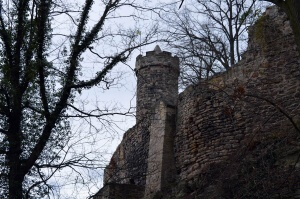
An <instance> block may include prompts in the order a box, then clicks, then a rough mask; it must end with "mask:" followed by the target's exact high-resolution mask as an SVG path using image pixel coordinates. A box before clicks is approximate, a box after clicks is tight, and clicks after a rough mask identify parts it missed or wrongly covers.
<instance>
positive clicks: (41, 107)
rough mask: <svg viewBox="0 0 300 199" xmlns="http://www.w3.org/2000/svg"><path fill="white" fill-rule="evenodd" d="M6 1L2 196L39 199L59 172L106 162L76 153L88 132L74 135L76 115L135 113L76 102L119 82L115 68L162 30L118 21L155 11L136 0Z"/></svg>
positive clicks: (2, 13)
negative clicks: (144, 31) (140, 32)
mask: <svg viewBox="0 0 300 199" xmlns="http://www.w3.org/2000/svg"><path fill="white" fill-rule="evenodd" d="M0 3H1V4H0V44H1V51H0V60H1V61H0V169H1V175H0V195H1V196H2V197H4V198H10V199H20V198H41V197H44V196H47V195H49V194H50V191H53V190H54V188H53V187H51V185H50V184H49V180H50V179H51V178H52V177H53V176H54V175H55V174H56V173H57V172H59V171H61V169H63V168H69V169H71V170H73V171H74V172H77V173H78V175H79V176H80V175H81V173H80V168H94V167H101V163H99V161H98V162H97V163H95V162H94V160H95V159H96V157H95V156H89V154H90V152H87V151H85V150H84V149H83V148H81V150H80V151H81V152H82V153H81V154H78V153H77V152H76V150H77V149H78V148H79V147H80V145H79V144H78V143H79V142H80V140H83V139H85V137H84V136H83V137H78V141H76V140H75V141H74V140H73V139H74V134H73V132H72V131H71V128H70V118H82V119H83V120H86V121H87V122H89V123H90V124H91V126H90V128H92V127H93V126H92V125H93V123H92V119H91V118H96V119H97V120H98V122H102V123H103V122H106V124H110V121H109V117H110V116H111V115H114V114H123V115H124V114H128V113H129V112H124V113H120V112H119V111H118V110H115V109H114V108H113V109H109V108H103V109H101V108H99V107H98V108H96V109H92V110H88V109H86V108H84V106H79V103H76V100H77V99H78V96H79V95H80V93H81V92H83V91H84V90H87V89H90V88H92V87H95V86H97V87H103V88H104V89H107V88H109V87H110V86H111V85H113V84H114V80H115V77H112V78H110V75H111V70H112V69H113V68H114V67H115V66H116V65H117V64H119V63H125V62H126V61H127V60H128V58H129V57H130V55H131V53H132V52H133V51H134V50H135V49H137V48H138V47H140V46H143V45H146V44H148V43H151V41H152V40H151V38H152V36H153V35H154V34H155V31H156V29H155V28H152V29H150V30H149V31H148V32H147V34H145V35H144V37H143V38H141V37H140V36H138V34H137V28H135V27H132V28H130V27H128V28H124V26H122V25H121V23H118V22H120V21H122V19H126V20H128V19H131V20H132V21H134V20H137V19H138V18H139V15H138V13H139V12H145V11H149V9H147V8H145V7H142V6H141V5H138V4H136V1H134V0H102V1H96V2H95V1H93V0H86V1H84V3H83V5H81V3H80V2H76V1H74V2H71V1H67V2H65V1H61V0H18V1H16V0H6V1H4V0H3V1H1V2H0ZM96 9H97V10H96ZM122 9H123V11H124V9H126V10H127V12H126V13H129V10H130V11H132V12H131V13H129V14H123V13H122ZM84 59H87V61H84ZM89 60H93V65H92V67H88V66H86V65H87V62H88V61H89ZM104 127H105V126H104ZM77 136H78V135H77ZM90 136H91V135H90ZM91 140H93V139H92V138H91V139H90V140H89V141H91ZM91 157H94V158H91ZM76 168H77V169H76Z"/></svg>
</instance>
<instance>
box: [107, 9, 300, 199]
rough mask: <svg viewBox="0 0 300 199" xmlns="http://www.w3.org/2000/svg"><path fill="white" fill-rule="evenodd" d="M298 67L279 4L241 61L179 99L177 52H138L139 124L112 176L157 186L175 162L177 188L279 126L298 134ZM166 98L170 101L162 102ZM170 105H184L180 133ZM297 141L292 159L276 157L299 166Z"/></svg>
mask: <svg viewBox="0 0 300 199" xmlns="http://www.w3.org/2000/svg"><path fill="white" fill-rule="evenodd" d="M299 66H300V56H299V52H298V51H297V49H296V45H295V42H294V37H293V35H292V30H291V28H290V25H289V22H288V19H287V17H286V16H285V15H284V13H282V12H281V11H278V10H277V8H276V7H272V8H271V9H268V10H267V12H266V14H264V15H263V16H262V17H261V18H260V19H259V20H258V22H257V23H256V25H255V26H254V27H253V28H251V30H250V31H249V45H248V50H247V52H246V53H245V54H244V55H243V59H242V60H241V61H240V62H239V63H238V64H236V65H235V66H233V67H232V68H231V69H230V70H229V71H227V72H225V73H222V74H219V75H216V76H213V77H212V78H210V79H209V80H203V81H202V82H200V83H199V84H198V85H192V86H190V87H188V88H187V89H186V90H185V91H184V92H183V93H181V94H180V95H179V98H178V102H177V92H178V91H177V89H178V87H177V78H178V58H176V57H172V56H171V54H170V53H168V52H161V51H160V49H158V48H156V49H155V50H154V51H152V52H148V53H147V55H146V56H145V57H142V56H139V57H138V58H137V65H136V73H137V77H138V87H137V89H138V91H137V100H138V101H137V126H135V127H133V128H132V129H130V130H129V131H128V132H126V133H125V135H124V138H123V141H122V143H121V144H120V146H119V147H118V149H117V150H116V152H115V154H114V155H113V157H112V159H111V162H110V164H109V166H108V167H107V169H106V175H105V182H116V183H130V182H132V183H133V182H134V183H135V184H138V185H145V186H146V190H147V186H148V191H149V190H150V192H151V191H153V190H154V192H155V191H156V190H159V189H163V188H162V186H161V185H163V184H164V182H163V181H162V179H163V178H164V177H163V176H164V175H166V176H171V177H170V178H172V175H171V174H170V173H168V172H169V171H172V172H173V171H174V170H173V168H172V169H170V167H168V163H169V165H170V166H174V165H175V167H176V168H174V169H175V171H174V172H173V175H175V177H176V180H177V181H176V182H177V184H176V183H175V185H174V186H175V187H176V186H178V184H180V183H187V182H189V181H192V180H193V179H194V178H197V176H199V174H201V172H203V171H204V170H205V169H206V168H207V167H209V166H210V165H212V164H215V163H220V162H223V161H225V160H228V159H230V158H232V157H233V156H235V155H237V154H239V153H242V152H243V149H244V148H245V147H247V146H248V145H249V144H251V143H253V141H254V140H263V139H264V138H265V137H268V136H274V135H276V132H278V133H281V134H282V132H286V133H287V134H290V133H291V134H292V133H293V132H295V128H294V126H293V124H292V122H291V120H293V122H294V123H296V125H298V127H299V124H300V123H299V121H300V104H299V102H300V70H299ZM160 102H162V103H161V104H164V106H162V105H161V106H159V104H160ZM166 105H171V107H173V108H174V110H173V111H175V110H177V114H176V119H175V120H176V130H175V135H174V137H172V136H170V135H173V133H174V129H172V128H173V127H172V125H169V128H171V130H170V129H168V128H166V126H168V125H166V124H167V123H166V121H167V120H168V119H167V115H168V114H166V113H167V112H168V111H167V109H168V108H167V106H166ZM176 106H177V109H176ZM155 107H156V111H155ZM159 107H160V108H159ZM171 112H172V111H171ZM171 112H169V113H171ZM173 113H174V112H173ZM171 115H172V114H171ZM169 116H170V115H169ZM156 119H157V120H156ZM169 119H170V118H169ZM159 120H160V121H159ZM150 127H151V128H150ZM150 132H152V134H151V133H150ZM166 132H168V133H169V134H168V135H167V136H166ZM150 134H151V135H150ZM154 134H155V135H156V136H155V135H154ZM165 141H166V142H167V143H168V144H167V145H166V146H167V147H166V148H164V146H165V145H164V144H165V143H166V142H165ZM149 142H150V145H149ZM170 143H173V145H172V144H170ZM293 144H295V147H294V149H295V151H294V152H293V153H291V154H289V153H288V154H286V155H282V157H285V159H282V160H277V161H278V164H282V165H285V167H288V166H291V165H292V164H294V166H295V168H299V163H298V164H295V159H297V157H299V156H298V155H299V146H298V145H299V142H297V141H295V142H293ZM297 144H298V145H297ZM151 147H152V148H151ZM297 147H298V148H297ZM149 148H150V149H149ZM164 149H166V151H164ZM297 150H298V151H297ZM172 153H173V154H174V155H173V157H174V158H175V160H174V159H172V158H173V157H171V156H172V155H170V154H172ZM156 154H157V156H155V155H156ZM289 158H290V159H289ZM173 161H175V164H173ZM280 162H283V163H280ZM287 162H292V163H287ZM154 163H157V164H154ZM287 165H288V166H287ZM155 166H156V167H157V168H155ZM151 168H154V169H155V170H158V171H159V172H158V173H155V175H153V176H147V182H146V174H147V175H148V174H151V172H150V170H151ZM147 171H148V173H147ZM152 174H153V173H152ZM150 185H151V186H150ZM149 187H150V189H149ZM151 187H153V189H151ZM210 188H212V190H213V187H208V189H210ZM299 190H300V187H299ZM213 192H214V191H213ZM146 196H147V194H146ZM200 198H201V197H200ZM202 198H205V197H202Z"/></svg>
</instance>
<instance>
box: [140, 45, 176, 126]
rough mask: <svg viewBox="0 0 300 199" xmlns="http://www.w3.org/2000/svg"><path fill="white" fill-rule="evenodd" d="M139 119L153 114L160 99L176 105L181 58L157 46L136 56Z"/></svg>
mask: <svg viewBox="0 0 300 199" xmlns="http://www.w3.org/2000/svg"><path fill="white" fill-rule="evenodd" d="M135 71H136V76H137V121H138V122H140V121H142V120H143V119H144V118H148V117H149V116H150V115H152V114H153V111H154V108H155V105H156V104H157V103H159V101H164V102H165V103H166V104H168V105H171V106H176V104H177V97H178V76H179V58H178V57H176V56H172V54H171V53H170V52H166V51H162V50H161V49H160V47H159V46H156V47H155V48H154V50H153V51H150V52H147V53H146V55H145V56H142V55H139V56H138V57H137V58H136V66H135ZM149 114H150V115H149Z"/></svg>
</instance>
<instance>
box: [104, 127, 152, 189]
mask: <svg viewBox="0 0 300 199" xmlns="http://www.w3.org/2000/svg"><path fill="white" fill-rule="evenodd" d="M148 145H149V132H148V125H147V123H144V125H143V126H142V125H136V126H134V127H133V128H131V129H129V130H128V131H127V132H126V133H125V134H124V136H123V140H122V142H121V143H120V145H119V146H118V148H117V149H116V151H115V153H114V154H113V156H112V158H111V160H110V163H109V165H108V166H107V167H106V168H105V171H104V184H107V183H121V184H130V183H132V184H137V185H145V181H146V172H147V162H146V160H147V157H148Z"/></svg>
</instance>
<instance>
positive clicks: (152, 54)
mask: <svg viewBox="0 0 300 199" xmlns="http://www.w3.org/2000/svg"><path fill="white" fill-rule="evenodd" d="M151 66H160V67H171V68H173V69H174V70H175V71H176V72H178V74H179V58H178V57H177V56H172V54H171V53H170V52H167V51H162V50H161V49H160V47H159V46H158V45H156V46H155V48H154V50H153V51H148V52H146V56H142V55H139V56H137V58H136V64H135V71H136V74H137V73H138V72H139V71H140V70H141V69H143V68H146V67H151Z"/></svg>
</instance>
